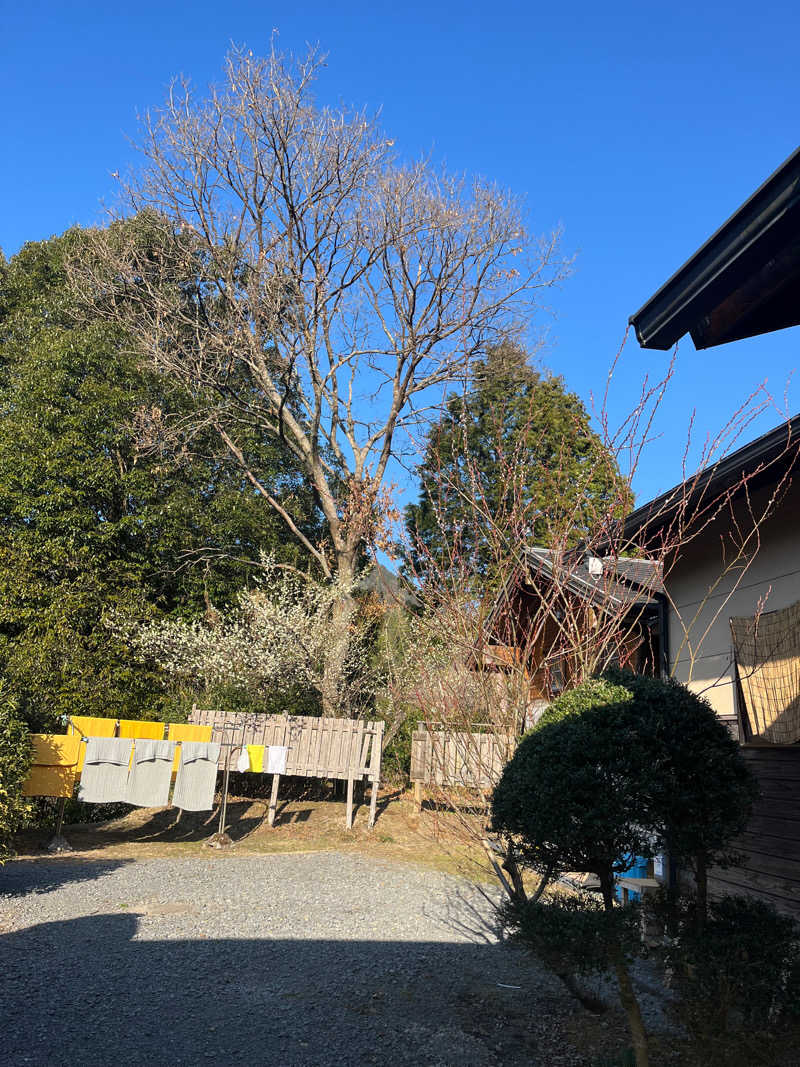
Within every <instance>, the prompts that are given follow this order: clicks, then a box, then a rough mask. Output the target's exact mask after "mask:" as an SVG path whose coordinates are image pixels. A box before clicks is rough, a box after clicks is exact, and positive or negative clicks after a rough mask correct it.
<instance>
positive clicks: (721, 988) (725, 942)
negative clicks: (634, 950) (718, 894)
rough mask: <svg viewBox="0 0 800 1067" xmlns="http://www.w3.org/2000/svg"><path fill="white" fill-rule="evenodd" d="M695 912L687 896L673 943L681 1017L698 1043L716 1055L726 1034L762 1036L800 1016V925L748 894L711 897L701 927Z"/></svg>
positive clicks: (669, 953)
mask: <svg viewBox="0 0 800 1067" xmlns="http://www.w3.org/2000/svg"><path fill="white" fill-rule="evenodd" d="M696 911H697V902H696V900H695V899H694V898H692V897H687V898H682V899H681V901H680V902H679V905H678V912H679V914H678V924H677V929H676V932H675V936H674V937H673V938H672V939H671V940H670V942H669V944H668V948H667V961H668V963H669V964H670V967H671V969H672V971H673V973H674V976H675V977H674V982H673V984H674V987H675V989H676V991H677V993H678V994H679V1001H678V1005H677V1007H678V1012H679V1016H680V1020H681V1022H683V1023H684V1025H685V1026H686V1027H687V1029H688V1030H689V1032H690V1033H691V1034H692V1037H693V1038H694V1039H695V1041H696V1042H698V1043H700V1044H702V1045H706V1046H710V1048H709V1052H710V1054H713V1046H714V1045H715V1044H717V1043H718V1042H719V1041H720V1039H721V1037H722V1036H723V1035H725V1034H730V1033H738V1034H739V1035H740V1038H741V1037H744V1038H745V1039H746V1040H752V1039H754V1038H755V1039H757V1038H758V1035H763V1034H767V1033H769V1032H771V1031H772V1032H774V1031H776V1030H777V1029H779V1028H780V1026H781V1025H782V1024H783V1023H786V1022H788V1021H789V1020H790V1019H791V1018H792V1017H795V1016H798V1015H800V929H799V928H798V926H797V924H796V923H795V922H793V920H792V919H791V918H789V917H788V916H786V915H781V914H780V913H779V912H778V911H776V909H775V908H774V907H772V905H770V904H766V903H764V902H762V901H759V900H754V899H752V898H750V897H738V896H737V897H734V896H726V897H722V898H721V899H719V900H715V901H712V902H711V903H710V904H709V906H708V916H707V917H706V919H705V921H704V922H703V923H700V924H698V922H697V914H696ZM722 1052H723V1049H721V1050H720V1053H721V1054H722ZM720 1062H724V1057H723V1058H722V1059H721V1060H720Z"/></svg>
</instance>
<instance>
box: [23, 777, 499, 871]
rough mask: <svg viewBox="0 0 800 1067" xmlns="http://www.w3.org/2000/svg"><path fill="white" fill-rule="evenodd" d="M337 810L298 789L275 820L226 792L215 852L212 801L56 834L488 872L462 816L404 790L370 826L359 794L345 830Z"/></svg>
mask: <svg viewBox="0 0 800 1067" xmlns="http://www.w3.org/2000/svg"><path fill="white" fill-rule="evenodd" d="M345 810H346V805H345V801H344V799H340V798H338V797H335V796H331V797H320V796H319V794H316V795H315V794H314V793H313V792H310V791H302V790H299V791H298V792H296V793H295V794H293V795H289V796H288V797H287V798H286V799H285V800H282V801H280V803H279V804H278V810H277V814H276V819H275V825H274V826H269V824H268V822H267V813H268V800H267V798H261V797H257V798H252V797H237V796H232V797H230V798H229V800H228V809H227V819H226V829H227V833H228V835H229V836H230V838H231V841H232V846H231V847H230V848H229V849H227V850H220V851H218V852H216V851H212V850H211V849H209V847H208V844H209V841H210V839H211V838H212V836H213V835H214V834H215V833H216V832H217V830H218V828H219V811H218V809H217V810H215V811H213V812H207V813H206V812H202V813H191V812H183V813H179V812H178V810H177V809H176V808H157V809H144V808H136V809H133V810H131V811H130V812H129V813H128V814H127V815H124V816H122V817H119V818H116V819H112V820H110V821H108V822H105V823H75V824H72V825H69V826H65V828H64V836H65V837H66V839H67V840H68V841H69V843H70V844H71V845H72V848H73V850H74V852H75V853H76V854H78V855H96V854H98V853H100V854H102V855H103V856H107V857H108V858H111V859H115V858H119V859H128V860H130V859H133V860H135V859H151V858H155V857H157V856H179V855H187V856H189V855H199V854H205V855H208V854H212V855H217V856H220V857H224V856H225V855H227V854H236V855H247V854H269V853H303V852H322V851H337V852H358V853H364V854H365V855H369V856H374V857H375V858H383V859H387V860H392V859H394V860H402V861H403V862H405V863H412V864H417V865H422V866H425V867H429V868H432V869H434V870H439V871H444V872H448V873H454V874H462V875H465V876H467V877H469V878H471V879H472V880H477V881H490V882H493V881H494V880H495V878H494V875H493V873H492V872H491V869H490V868H489V866H488V864H487V862H486V858H485V856H484V854H483V852H482V851H481V849H480V848H479V846H478V845H477V839H476V840H475V841H472V842H470V841H468V840H467V838H466V835H465V834H464V830H463V820H464V817H463V816H459V815H457V814H455V813H453V812H446V811H445V812H442V811H432V810H429V809H424V810H423V811H421V812H418V811H417V809H416V806H415V804H414V800H413V796H412V794H411V793H409V792H406V791H403V790H400V789H387V790H384V791H383V792H382V793H381V795H380V798H379V804H378V817H377V820H376V823H375V826H374V827H373V828H372V829H370V828H369V825H368V814H369V806H368V803H367V801H366V799H365V798H358V797H357V801H356V809H355V819H354V825H353V828H352V830H347V829H346V827H345ZM476 825H477V824H476ZM48 837H49V833H48V831H46V830H38V831H29V832H26V833H24V834H21V835H20V836H19V837H18V838H17V841H16V848H17V853H18V855H19V856H21V857H33V856H36V855H41V854H42V851H43V849H44V846H45V843H46V841H47V839H48Z"/></svg>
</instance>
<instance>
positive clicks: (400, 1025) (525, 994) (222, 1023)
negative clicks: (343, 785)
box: [0, 852, 584, 1067]
mask: <svg viewBox="0 0 800 1067" xmlns="http://www.w3.org/2000/svg"><path fill="white" fill-rule="evenodd" d="M490 924H491V907H490V906H489V905H488V904H487V902H486V901H485V900H484V899H483V897H482V896H481V895H480V893H479V892H478V891H477V890H475V888H474V887H472V886H470V885H469V883H466V882H463V881H461V880H459V879H456V878H452V877H449V876H446V875H443V874H438V873H434V872H431V871H428V870H422V869H419V868H416V867H411V866H406V865H403V864H399V863H386V862H382V861H375V860H372V859H367V858H364V857H362V856H356V855H353V854H341V853H336V852H320V853H313V854H306V855H298V854H294V855H264V856H232V855H225V856H220V855H209V856H208V857H201V858H198V857H191V858H189V857H187V858H182V857H181V858H163V859H146V860H142V861H136V862H132V861H127V860H109V859H105V860H102V859H101V860H98V859H89V858H78V857H72V858H47V859H33V860H30V859H27V860H18V861H16V862H12V863H8V864H7V865H6V866H5V867H3V868H0V932H2V934H3V936H2V938H0V1023H1V1024H2V1053H1V1054H0V1058H1V1059H2V1062H3V1064H4V1065H6V1067H15V1065H17V1064H33V1065H35V1067H39V1065H42V1067H44V1065H48V1067H49V1065H52V1064H70V1065H72V1064H102V1065H106V1064H108V1065H114V1067H116V1065H123V1064H137V1065H139V1064H146V1065H162V1064H164V1065H166V1064H170V1065H172V1064H196V1063H209V1064H228V1063H251V1064H262V1063H263V1064H267V1063H272V1062H277V1063H279V1064H281V1067H285V1065H294V1064H297V1065H304V1064H336V1065H348V1064H370V1063H381V1064H399V1065H404V1064H409V1065H410V1064H415V1065H419V1064H459V1065H461V1067H463V1065H469V1064H503V1065H504V1067H508V1065H512V1064H523V1063H525V1064H542V1065H548V1067H550V1065H555V1064H580V1063H583V1062H584V1060H583V1059H582V1058H581V1057H579V1056H577V1055H576V1054H575V1053H574V1052H573V1051H571V1050H570V1049H569V1048H565V1047H563V1045H562V1043H561V1042H560V1040H559V1038H558V1033H559V1031H560V1030H561V1022H562V1021H563V1020H564V1018H565V1017H566V1015H567V1014H568V1013H569V1012H573V1013H574V1011H575V1008H574V1006H573V1005H571V1004H570V1003H569V1002H568V1001H565V998H564V995H563V994H562V992H561V989H560V987H559V985H558V983H557V982H556V981H555V980H554V979H553V978H551V977H550V976H549V975H547V974H546V973H544V972H543V971H542V970H540V969H539V968H538V967H537V966H536V965H535V964H534V963H533V962H532V961H530V959H528V958H527V957H526V956H524V955H522V954H521V953H519V952H517V951H515V950H513V949H511V948H509V947H508V946H505V945H502V944H497V943H496V941H495V939H494V937H493V935H492V933H491V928H490Z"/></svg>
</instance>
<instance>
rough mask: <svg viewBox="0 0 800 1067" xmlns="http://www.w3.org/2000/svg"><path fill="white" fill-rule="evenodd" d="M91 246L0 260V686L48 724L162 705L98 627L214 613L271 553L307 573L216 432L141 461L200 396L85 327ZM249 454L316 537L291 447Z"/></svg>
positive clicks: (43, 248) (94, 325)
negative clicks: (81, 258) (160, 431)
mask: <svg viewBox="0 0 800 1067" xmlns="http://www.w3.org/2000/svg"><path fill="white" fill-rule="evenodd" d="M131 225H134V224H131ZM83 240H84V237H83V235H82V233H81V232H80V231H78V230H74V231H70V232H69V233H67V234H65V235H64V236H63V237H59V238H54V239H52V240H50V241H48V242H43V243H40V244H29V245H26V246H25V247H24V248H23V249H22V250H21V251H20V252H19V254H18V255H16V256H15V257H13V259H11V261H10V262H8V263H4V262H0V531H2V538H1V540H0V676H5V677H6V678H7V680H8V683H9V684H10V686H11V688H12V690H13V691H14V692H15V693H16V694H17V695H18V696H19V698H20V701H21V705H22V711H23V714H24V715H25V717H26V718H27V719H28V721H29V722H31V723H34V724H37V725H39V724H46V723H52V722H53V721H54V720H55V717H56V716H57V715H58V714H60V713H63V712H72V713H84V714H92V713H96V714H104V713H106V714H108V713H110V714H120V715H125V716H130V717H138V716H140V715H142V714H143V715H151V714H153V713H155V712H157V711H158V709H159V705H160V704H162V703H163V702H164V701H165V700H166V699H167V694H166V691H165V688H164V683H163V681H162V678H161V676H160V675H158V674H157V673H156V672H154V671H153V672H148V671H147V670H145V669H143V668H142V667H141V666H140V665H138V664H135V663H133V662H132V659H131V656H130V653H129V651H128V649H127V648H126V647H125V646H124V644H123V643H122V642H121V641H120V640H119V639H118V638H116V637H114V636H113V635H112V633H111V632H110V631H109V629H108V627H107V626H106V625H104V622H105V621H106V620H107V618H108V616H109V614H110V613H111V612H113V611H121V612H124V613H131V612H135V613H137V614H139V615H140V616H141V617H143V618H150V619H153V618H159V617H163V616H166V615H172V616H176V615H181V616H183V617H188V618H197V617H198V616H199V615H201V614H202V613H204V612H205V613H206V614H209V615H213V614H214V612H215V611H216V610H217V609H221V608H224V607H225V606H227V604H228V603H229V602H230V601H231V599H232V597H233V595H234V593H235V592H236V591H237V590H239V589H241V588H242V587H243V586H244V585H246V584H247V581H248V577H249V575H250V574H251V573H252V563H253V561H257V560H258V558H259V553H260V551H270V552H272V553H274V554H275V555H276V556H277V558H279V559H281V560H284V561H286V560H289V561H292V562H294V561H295V560H294V555H295V553H294V551H293V549H292V547H291V546H288V545H287V544H286V538H285V535H284V530H283V527H282V525H281V524H280V520H279V519H278V518H277V516H273V515H272V514H271V513H270V512H268V511H266V510H265V509H264V508H263V506H262V505H261V502H260V501H259V500H257V499H256V495H255V493H254V492H253V490H252V488H251V487H250V485H249V484H248V483H247V482H246V481H245V480H244V479H243V478H242V476H241V475H240V474H239V473H238V472H237V471H235V470H234V469H233V468H232V467H230V466H229V460H228V459H227V457H221V456H219V455H218V454H215V451H214V448H215V447H216V438H215V437H213V436H212V435H211V434H210V433H209V432H206V433H205V434H204V433H203V431H202V429H198V428H197V426H196V425H195V426H194V429H193V436H192V437H191V440H188V441H186V442H185V446H184V447H183V448H182V449H179V450H177V451H163V450H162V451H161V452H159V450H158V449H154V448H148V449H144V448H143V446H142V440H141V437H142V434H141V430H142V421H143V420H144V422H145V424H149V423H150V422H152V421H153V420H154V419H155V420H156V421H157V417H158V416H159V415H160V414H161V413H162V412H169V413H170V418H171V419H172V420H173V423H174V424H176V425H177V424H180V421H181V415H182V414H184V415H188V414H189V413H190V411H191V398H189V397H187V396H186V395H185V394H183V393H182V392H181V389H180V387H179V386H177V385H176V384H175V383H174V382H173V381H170V380H166V379H164V378H162V377H160V376H159V375H157V374H155V373H154V372H153V371H152V370H149V369H145V368H143V367H142V366H140V365H137V363H136V362H135V361H134V359H133V358H132V357H131V356H130V355H129V354H128V352H129V346H125V345H123V344H122V343H120V342H121V338H120V336H119V335H118V334H115V332H114V330H113V329H112V328H110V327H109V326H108V325H107V324H105V323H101V322H99V321H98V322H91V321H88V322H87V321H85V320H84V321H80V322H79V321H77V320H76V319H75V317H74V315H73V312H72V302H71V298H70V294H69V292H68V289H67V286H66V281H65V275H64V268H63V264H64V260H65V258H66V256H67V255H68V254H71V255H74V254H75V253H76V250H77V251H78V252H79V250H80V248H81V246H82V242H83ZM189 421H190V420H188V421H187V424H188V422H189ZM253 448H254V449H257V450H258V449H260V451H259V452H258V455H257V456H255V457H254V462H256V461H257V462H258V465H259V470H260V472H261V474H262V477H264V478H265V479H267V480H268V482H269V484H270V486H271V487H272V490H273V492H274V493H275V494H276V495H278V496H281V497H282V498H283V499H287V498H290V499H291V500H292V502H293V508H294V511H295V513H299V514H302V515H304V516H306V518H307V526H306V529H307V531H308V533H309V535H310V536H318V519H317V511H316V506H315V502H314V498H313V495H312V494H311V493H310V492H309V490H308V489H307V488H306V485H305V483H304V481H303V479H302V477H301V476H300V475H299V474H298V473H297V470H296V467H295V466H294V465H293V464H292V463H291V462H290V461H289V460H288V458H287V455H286V453H285V452H284V451H283V450H282V449H281V448H280V445H279V443H277V442H276V443H273V444H272V445H270V446H269V447H265V446H263V445H261V446H257V445H255V444H254V445H253Z"/></svg>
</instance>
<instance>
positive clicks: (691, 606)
mask: <svg viewBox="0 0 800 1067" xmlns="http://www.w3.org/2000/svg"><path fill="white" fill-rule="evenodd" d="M798 481H800V479H798ZM768 492H769V491H768V490H766V491H762V492H760V493H758V494H754V496H753V501H752V502H753V511H754V512H755V514H760V513H763V509H764V504H765V501H766V500H767V498H768ZM759 509H760V510H759ZM736 515H737V518H738V519H739V521H740V522H741V523H742V524H743V526H745V525H746V524H747V525H749V528H752V525H753V520H752V518H750V517H749V516H748V515H747V514H746V512H745V511H744V509H743V508H742V507H738V508H737V510H736ZM729 523H730V514H729V513H728V515H727V516H726V520H725V521H724V522H723V521H718V522H717V523H715V524H714V526H713V527H712V528H710V529H709V530H707V531H704V533H703V534H702V536H701V537H699V538H698V540H696V541H694V542H692V543H691V544H690V545H688V546H687V547H686V548H685V549H684V550H683V551H682V553H681V555H680V557H679V558H678V559H677V560H676V561H675V563H674V564H673V565H672V567H671V568H670V570H669V572H668V574H667V576H666V583H665V584H666V587H667V592H668V594H669V597H670V600H671V603H670V609H669V642H670V662H671V664H672V670H673V674H674V676H675V677H676V678H678V679H679V680H680V681H682V682H686V683H687V684H688V685H689V686H690V687H691V688H692V689H693V690H695V692H698V693H702V694H703V695H704V696H706V697H707V699H708V700H709V701H710V702H711V704H712V705H713V706H714V708H715V709H716V711H717V713H718V714H720V715H722V716H725V717H726V718H727V717H730V716H735V714H736V705H735V702H734V701H735V695H734V684H733V677H734V674H733V646H732V643H731V632H730V625H729V619H730V618H731V616H732V615H754V614H755V613H756V611H757V610H758V606H759V600H760V599H761V598H765V599H764V601H763V610H764V611H774V610H776V609H778V608H784V607H787V606H788V605H789V604H793V603H794V602H795V601H796V600H800V485H793V486H791V487H790V488H789V490H788V491H787V493H786V494H785V496H784V497H783V499H782V500H781V502H780V503H779V504H778V506H777V508H776V510H775V512H774V514H773V515H772V517H771V518H770V519H768V520H767V521H766V522H765V523H764V524H763V526H762V528H761V547H760V549H759V551H758V553H757V555H756V556H755V558H754V559H753V561H752V562H751V563H750V565H749V567H748V568H747V569H746V570H743V567H742V565H741V564H738V565H737V566H735V567H734V568H733V569H731V570H730V571H729V572H728V573H725V571H726V566H727V565H728V563H729V562H730V561H731V558H732V555H733V554H734V552H733V551H732V542H731V540H730V537H729V535H728V534H727V533H726V527H728V526H729ZM726 553H727V555H726Z"/></svg>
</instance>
